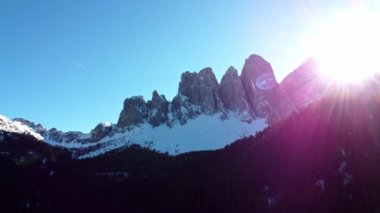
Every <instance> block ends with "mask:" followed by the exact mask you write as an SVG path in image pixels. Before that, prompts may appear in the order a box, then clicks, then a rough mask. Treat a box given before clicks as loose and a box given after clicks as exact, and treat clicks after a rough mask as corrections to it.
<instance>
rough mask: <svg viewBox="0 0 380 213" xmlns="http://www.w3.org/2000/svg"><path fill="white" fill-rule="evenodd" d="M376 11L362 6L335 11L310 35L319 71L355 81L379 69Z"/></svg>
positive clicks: (379, 27)
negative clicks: (328, 20) (329, 19)
mask: <svg viewBox="0 0 380 213" xmlns="http://www.w3.org/2000/svg"><path fill="white" fill-rule="evenodd" d="M379 14H380V13H376V12H374V11H373V10H372V11H369V10H367V9H366V8H363V7H357V8H353V9H350V10H346V11H342V12H339V13H337V14H336V15H335V16H334V17H333V18H332V19H331V21H330V23H327V24H326V25H325V26H324V27H323V28H322V29H321V30H319V33H317V34H316V35H315V38H314V39H312V43H313V45H312V46H313V48H312V54H313V55H314V57H315V58H316V59H317V60H318V61H319V63H320V70H321V73H322V74H323V75H324V76H326V77H328V78H330V79H333V80H334V81H340V82H343V83H347V82H358V81H362V80H363V79H365V78H368V77H369V76H371V75H373V74H374V73H376V72H379V71H380V15H379Z"/></svg>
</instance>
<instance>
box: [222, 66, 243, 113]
mask: <svg viewBox="0 0 380 213" xmlns="http://www.w3.org/2000/svg"><path fill="white" fill-rule="evenodd" d="M219 95H220V98H221V100H222V102H223V105H224V107H225V108H226V109H227V110H231V111H235V112H243V111H247V112H250V107H249V104H248V102H247V96H246V94H245V90H244V87H243V84H242V82H241V79H240V77H239V75H238V72H237V70H236V69H235V68H234V67H232V66H231V67H229V68H228V70H227V72H226V74H225V75H224V76H223V78H222V80H221V82H220V88H219Z"/></svg>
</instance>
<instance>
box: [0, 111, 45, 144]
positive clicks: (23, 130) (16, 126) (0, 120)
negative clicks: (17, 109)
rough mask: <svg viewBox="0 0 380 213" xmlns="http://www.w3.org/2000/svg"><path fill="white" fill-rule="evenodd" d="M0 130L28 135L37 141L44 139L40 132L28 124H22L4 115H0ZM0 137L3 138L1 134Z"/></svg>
mask: <svg viewBox="0 0 380 213" xmlns="http://www.w3.org/2000/svg"><path fill="white" fill-rule="evenodd" d="M0 131H2V132H9V133H16V134H22V135H30V136H32V137H34V138H35V139H37V140H39V141H42V140H43V139H44V138H43V137H42V136H41V135H40V134H38V133H37V132H35V131H34V130H33V129H32V128H30V127H29V126H27V125H25V124H23V123H22V122H20V121H12V120H10V119H9V118H7V117H5V116H4V115H0ZM1 139H3V136H1Z"/></svg>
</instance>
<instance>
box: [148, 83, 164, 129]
mask: <svg viewBox="0 0 380 213" xmlns="http://www.w3.org/2000/svg"><path fill="white" fill-rule="evenodd" d="M152 96H153V97H152V100H151V101H148V103H147V106H148V109H149V115H148V122H149V123H150V124H151V125H152V126H159V125H161V124H163V123H166V121H167V120H168V106H169V102H168V101H167V100H166V98H165V96H164V95H159V94H158V92H157V91H156V90H155V91H153V95H152Z"/></svg>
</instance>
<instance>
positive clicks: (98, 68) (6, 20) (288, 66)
mask: <svg viewBox="0 0 380 213" xmlns="http://www.w3.org/2000/svg"><path fill="white" fill-rule="evenodd" d="M328 2H329V1H319V2H318V3H315V1H303V0H298V1H282V0H278V1H263V0H261V1H245V0H243V1H234V0H231V1H224V0H215V1H211V0H210V1H204V0H189V1H185V0H184V1H182V0H181V1H179V0H172V1H169V0H168V1H160V0H151V1H147V0H107V1H104V0H101V1H100V0H54V1H52V0H33V1H29V0H23V1H22V0H0V73H1V83H0V91H1V101H0V114H4V115H6V116H8V117H10V118H15V117H23V118H26V119H30V120H32V121H34V122H37V123H42V124H43V125H44V126H46V127H48V128H51V127H57V128H58V129H61V130H65V131H67V130H81V131H85V132H88V131H89V130H90V129H91V128H93V127H94V126H95V125H96V124H97V123H98V122H100V121H110V122H113V123H115V122H116V121H117V119H118V116H119V113H120V111H121V109H122V104H123V100H124V99H125V98H126V97H130V96H132V95H143V96H144V97H145V99H146V100H147V99H150V98H151V93H152V91H153V90H154V89H157V90H158V91H159V92H160V93H162V94H165V95H166V96H167V97H168V98H169V99H171V98H172V97H173V96H174V95H175V94H176V93H177V87H178V83H179V80H180V75H181V73H182V72H184V71H187V70H189V71H199V70H200V69H202V68H204V67H212V68H213V70H214V72H215V74H216V76H217V78H218V79H219V80H220V78H221V77H222V75H223V74H224V72H225V71H226V69H227V68H228V67H229V66H230V65H233V66H235V67H236V68H237V69H238V70H239V71H240V70H241V68H242V65H243V63H244V60H245V59H246V58H247V57H248V56H249V55H250V54H252V53H257V54H259V55H261V56H263V57H264V58H265V59H267V60H268V61H269V62H270V63H271V64H272V67H273V68H274V70H275V74H276V76H277V78H278V80H281V79H282V78H283V77H284V76H285V75H286V74H287V73H288V72H290V71H292V70H293V69H295V68H296V67H297V66H298V65H300V64H301V63H302V62H303V61H304V60H305V59H306V58H308V57H309V55H308V53H307V50H305V48H304V44H305V42H306V43H307V38H308V33H310V32H311V31H312V29H313V27H314V25H315V24H316V23H318V21H320V20H322V19H324V17H327V16H326V14H328V12H329V11H331V10H333V9H334V8H339V7H340V6H341V5H343V4H344V2H346V1H334V2H335V3H334V4H332V3H328Z"/></svg>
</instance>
